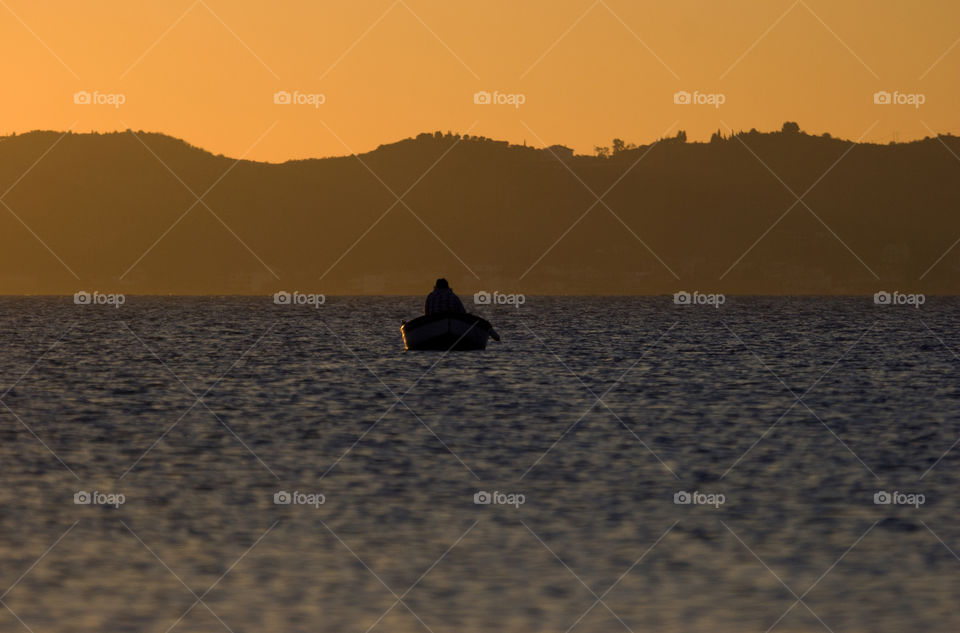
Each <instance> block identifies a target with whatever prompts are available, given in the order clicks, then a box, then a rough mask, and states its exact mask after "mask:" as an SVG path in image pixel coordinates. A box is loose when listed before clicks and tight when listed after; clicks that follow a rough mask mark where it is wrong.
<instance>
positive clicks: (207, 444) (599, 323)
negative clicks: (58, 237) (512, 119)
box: [0, 297, 960, 633]
mask: <svg viewBox="0 0 960 633" xmlns="http://www.w3.org/2000/svg"><path fill="white" fill-rule="evenodd" d="M420 303H421V298H378V299H372V298H371V299H351V298H330V299H329V300H328V302H327V303H326V304H325V305H323V306H321V307H320V308H318V309H313V308H307V307H294V306H276V305H273V304H272V303H271V302H270V301H269V300H268V299H239V298H203V299H185V298H138V297H129V298H128V299H127V303H126V304H125V305H124V306H123V307H122V308H120V309H115V308H113V307H107V306H82V307H78V306H75V305H73V303H72V302H71V301H70V300H69V299H62V298H45V299H44V298H32V299H14V298H7V299H2V300H0V336H2V346H3V347H2V349H3V354H2V357H0V380H2V383H3V385H4V387H3V388H2V389H3V391H7V389H8V388H9V391H7V393H6V394H5V395H4V396H3V397H2V402H3V403H4V404H5V405H6V407H8V408H0V411H3V413H4V416H3V420H2V423H0V440H2V443H0V477H2V487H0V507H2V518H0V534H2V535H3V537H4V544H3V546H2V547H0V585H2V586H0V591H5V592H6V593H4V594H2V597H0V600H2V602H3V604H5V605H6V606H7V607H8V609H3V608H0V629H2V630H3V631H18V630H23V631H26V630H27V628H25V627H26V626H28V627H30V629H32V630H33V631H34V632H35V633H58V632H67V631H69V632H71V633H78V632H86V631H91V632H92V631H111V632H117V633H121V632H126V631H131V632H132V631H137V632H139V631H159V632H161V633H163V632H164V631H170V630H173V631H191V632H206V631H224V630H232V631H234V632H235V633H241V632H244V631H251V632H252V631H256V632H266V633H274V632H276V633H281V632H282V633H286V632H295V631H331V632H332V631H337V632H343V631H358V632H360V633H363V632H365V631H368V630H370V629H371V627H373V628H372V630H373V631H381V632H384V633H386V632H390V631H401V632H405V631H418V632H422V631H427V632H428V633H430V632H433V633H441V632H445V631H449V632H453V631H457V632H459V631H467V632H472V631H497V632H513V631H517V632H530V631H560V632H564V631H569V630H573V631H620V630H632V631H647V630H656V631H666V632H674V631H675V632H681V631H682V632H688V631H692V632H701V631H703V632H708V631H709V632H727V631H754V630H755V631H760V632H763V631H766V630H768V628H769V627H771V626H772V625H774V624H775V623H776V626H775V627H774V629H773V630H775V631H780V632H783V633H788V632H791V631H824V630H832V631H835V632H837V633H840V632H849V633H854V632H861V631H862V632H867V631H869V632H871V633H875V632H886V631H891V632H894V631H896V632H902V631H910V630H931V631H951V630H957V627H958V625H960V610H958V609H957V608H956V605H955V596H956V595H957V594H958V589H960V560H958V559H957V558H956V557H955V556H954V555H953V554H952V553H951V551H950V550H951V549H952V550H953V551H954V552H958V551H960V526H958V524H957V522H956V520H955V516H956V510H957V494H958V493H957V484H958V479H957V475H958V471H960V447H957V448H956V449H954V450H952V451H949V452H947V451H948V449H950V448H951V446H952V445H953V444H954V443H955V442H956V441H957V440H958V438H960V419H958V415H957V411H958V404H960V388H958V385H957V379H956V376H957V371H956V370H957V366H958V362H960V360H958V356H957V352H958V349H960V340H958V334H957V332H958V329H957V325H958V317H957V315H958V314H960V312H958V308H960V301H958V300H956V299H946V298H935V297H931V298H928V301H927V303H926V304H925V305H924V306H923V307H922V308H921V309H914V308H907V307H889V306H874V305H873V304H872V302H871V301H870V299H869V298H836V299H826V298H806V299H789V298H770V299H761V298H752V299H751V298H729V299H728V302H727V304H726V305H724V306H723V307H721V308H720V309H714V308H710V307H703V306H693V307H676V306H674V305H672V302H671V301H670V300H669V299H668V298H636V299H627V298H622V299H621V298H617V299H614V298H609V299H600V298H595V299H585V298H528V301H527V303H526V305H524V306H523V307H522V308H520V309H514V308H510V307H504V306H497V307H488V308H486V309H484V310H482V311H480V312H481V313H482V314H484V315H485V316H487V317H488V318H489V319H490V320H491V321H492V322H493V323H494V325H495V326H496V327H497V329H498V330H499V331H500V333H501V334H502V336H503V342H502V343H499V344H497V343H491V346H490V348H489V349H488V350H487V351H486V352H477V353H452V354H448V355H443V354H439V353H412V352H411V353H405V352H403V351H402V349H401V344H400V336H399V329H398V327H399V323H400V321H401V319H403V318H410V317H412V316H415V314H416V311H417V309H418V307H419V305H420ZM598 397H600V398H602V402H598V401H597V399H598ZM198 398H199V402H198ZM798 398H799V400H798ZM944 453H946V456H943V455H944ZM941 457H942V459H941ZM60 460H62V462H61V461H60ZM938 460H940V461H938ZM78 491H86V492H88V493H92V492H94V491H96V492H98V493H100V494H101V495H110V494H114V495H116V494H123V495H124V499H123V500H124V503H123V504H122V505H120V507H119V508H115V507H107V506H104V505H97V504H90V505H84V504H75V503H74V495H75V494H76V493H77V492H78ZM279 491H287V492H290V493H293V492H294V491H296V492H298V493H300V495H301V496H300V497H298V500H300V501H319V500H320V499H321V497H319V496H315V497H312V498H308V497H306V495H309V494H313V495H323V497H322V499H323V501H324V503H323V504H315V505H299V504H290V505H282V504H281V505H278V504H275V503H274V495H275V494H276V493H277V492H279ZM479 491H487V492H489V493H492V492H494V491H497V492H499V493H501V494H502V495H523V497H519V496H513V497H506V496H504V497H500V499H509V500H512V501H514V502H515V503H518V502H519V501H520V500H522V501H523V503H522V505H519V506H518V507H517V506H516V505H506V504H502V505H497V504H490V505H484V504H475V503H474V495H475V494H476V493H478V492H479ZM683 491H686V492H691V493H692V492H694V491H698V492H700V493H701V495H703V496H701V497H699V500H710V501H713V502H715V505H717V506H718V507H714V505H708V504H690V505H684V504H675V503H674V496H675V495H676V494H677V493H680V492H683ZM879 491H888V492H891V493H892V492H894V491H897V492H900V493H901V494H902V495H905V494H908V493H909V494H922V495H923V497H922V501H923V503H922V505H919V507H914V506H909V505H902V504H891V505H883V504H880V505H878V504H875V503H874V495H875V494H877V493H878V492H879ZM706 495H713V496H712V497H707V496H706ZM718 495H723V497H720V496H718ZM99 499H100V500H106V499H108V497H99ZM118 499H119V498H118V497H115V498H112V500H113V501H117V500H118ZM721 499H722V500H723V503H722V504H719V501H720V500H721ZM907 499H908V498H907V497H905V496H901V497H900V498H899V500H900V501H906V500H907ZM909 499H911V500H913V501H914V502H918V501H919V500H920V499H921V498H920V497H910V498H909ZM58 539H59V540H58ZM941 540H942V542H941ZM51 546H52V548H51ZM48 548H50V549H49V551H48ZM948 548H949V549H948ZM45 552H46V554H45ZM38 559H39V562H38ZM7 587H12V588H11V589H9V590H8V589H7ZM408 590H409V591H408ZM598 597H600V598H602V602H597V598H598ZM798 597H801V598H802V602H800V603H796V601H797V598H798ZM198 598H202V601H200V602H198ZM398 599H402V601H400V602H397V601H398ZM795 603H796V604H795ZM791 605H793V607H792V608H791ZM391 607H392V608H391ZM14 613H15V614H16V615H14ZM784 614H785V615H784ZM181 616H182V617H181ZM781 616H783V617H782V619H780V618H781ZM18 618H19V619H20V620H21V622H22V624H21V623H19V622H18V621H17V619H18ZM571 627H572V628H571Z"/></svg>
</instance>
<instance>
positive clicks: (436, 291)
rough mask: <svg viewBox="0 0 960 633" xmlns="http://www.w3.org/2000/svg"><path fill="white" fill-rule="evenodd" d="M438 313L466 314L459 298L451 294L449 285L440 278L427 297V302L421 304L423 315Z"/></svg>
mask: <svg viewBox="0 0 960 633" xmlns="http://www.w3.org/2000/svg"><path fill="white" fill-rule="evenodd" d="M439 312H460V313H465V312H466V310H464V308H463V303H461V302H460V297H458V296H457V295H455V294H454V293H453V290H452V289H451V288H450V284H449V283H447V280H446V279H444V278H442V277H441V278H440V279H438V280H437V283H436V285H434V287H433V292H431V293H430V294H429V295H427V300H426V301H425V302H424V304H423V313H424V314H437V313H439Z"/></svg>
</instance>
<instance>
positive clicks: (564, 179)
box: [0, 126, 960, 294]
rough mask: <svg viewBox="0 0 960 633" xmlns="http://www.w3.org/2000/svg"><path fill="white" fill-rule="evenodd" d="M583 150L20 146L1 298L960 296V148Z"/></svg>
mask: <svg viewBox="0 0 960 633" xmlns="http://www.w3.org/2000/svg"><path fill="white" fill-rule="evenodd" d="M51 146H52V149H50V148H51ZM48 150H49V151H48ZM561 152H562V150H561V149H557V148H554V149H551V150H545V149H534V148H530V147H525V146H516V145H509V144H507V143H506V142H498V141H492V140H489V139H483V138H476V137H460V136H458V135H452V134H440V133H437V134H421V135H420V136H418V137H417V138H411V139H407V140H404V141H401V142H398V143H394V144H390V145H384V146H381V147H379V148H377V149H376V150H374V151H372V152H369V153H366V154H362V155H360V156H343V157H335V158H325V159H312V160H302V161H291V162H287V163H283V164H269V163H258V162H252V161H239V162H236V161H235V160H233V159H231V158H228V157H224V156H215V155H212V154H210V153H208V152H205V151H203V150H201V149H198V148H195V147H192V146H190V145H188V144H187V143H185V142H183V141H180V140H178V139H174V138H171V137H168V136H164V135H161V134H152V133H142V132H138V133H134V132H131V131H127V132H117V133H111V134H73V133H68V134H66V135H63V134H62V133H59V132H31V133H28V134H22V135H16V136H8V137H3V138H0V192H3V191H7V189H8V187H11V186H12V189H10V190H9V191H8V193H7V194H6V195H5V196H3V197H2V198H0V200H2V202H3V203H4V204H5V205H7V206H8V207H9V210H8V209H6V208H3V207H2V206H0V294H60V293H73V292H75V291H76V290H78V289H87V290H91V291H92V290H101V291H103V292H108V291H119V292H126V293H151V294H152V293H159V294H166V293H175V294H193V293H210V294H228V293H239V294H245V293H264V294H266V293H272V292H274V291H276V290H278V289H287V290H294V289H299V290H301V291H304V292H322V293H326V294H364V293H374V294H422V293H424V292H426V291H427V290H429V288H430V286H431V284H432V281H433V280H434V279H435V278H436V277H438V276H441V275H443V276H446V277H448V278H449V279H450V280H451V282H452V284H453V285H454V288H455V289H457V290H458V291H459V292H461V293H462V294H464V293H469V292H473V291H475V290H477V289H480V288H484V289H488V290H500V291H502V292H526V293H532V294H536V293H557V294H562V293H576V294H592V293H617V294H620V293H623V294H651V293H671V292H674V291H676V290H678V289H687V290H695V289H700V290H701V291H710V292H713V291H721V292H727V293H750V294H776V293H792V294H831V293H872V292H875V291H876V290H878V289H881V288H886V289H890V290H893V289H901V290H909V291H911V292H928V293H957V292H958V291H960V284H958V283H957V282H956V281H955V280H956V278H957V271H958V266H960V248H956V249H953V250H950V251H949V253H948V254H947V255H946V256H943V255H944V253H946V252H947V251H948V249H950V248H951V245H952V244H954V242H955V241H957V240H958V238H960V188H958V187H957V186H956V183H957V180H958V176H960V158H958V156H960V139H957V138H956V137H952V136H941V137H937V138H929V139H925V140H923V141H916V142H912V143H903V144H891V145H871V144H859V145H857V144H854V143H852V142H851V141H846V140H839V139H833V138H829V137H826V136H810V135H807V134H804V133H803V132H800V131H799V130H798V129H795V128H793V127H791V126H785V128H784V130H783V131H780V132H774V133H759V132H756V131H751V132H747V133H739V134H737V135H735V136H731V137H728V138H723V137H721V136H720V135H718V136H716V137H715V138H714V141H713V142H710V143H686V142H685V138H684V137H683V136H682V135H681V136H679V137H678V138H672V139H662V140H661V141H658V142H656V143H652V144H649V145H644V146H640V147H632V146H627V145H625V144H623V143H617V144H615V152H613V153H612V154H610V153H609V152H605V151H604V152H603V153H605V154H608V155H606V156H573V155H572V154H570V155H567V154H564V153H561ZM41 157H42V158H41ZM358 159H359V160H358ZM31 166H32V168H31ZM25 173H26V175H25V176H23V174H25ZM424 174H425V175H424ZM21 176H22V179H20V178H21ZM18 179H20V180H18ZM788 187H789V189H791V190H792V191H793V192H795V193H796V195H797V196H803V195H804V194H805V193H806V192H807V190H808V189H809V190H810V191H809V193H807V195H806V196H805V197H804V198H803V202H802V203H798V202H797V199H796V197H794V195H793V194H792V193H791V192H790V191H789V190H788ZM811 187H812V188H811ZM588 188H589V190H588ZM191 190H192V191H193V192H195V193H196V195H197V196H203V195H204V194H205V193H206V195H205V197H203V203H197V198H196V197H195V196H194V194H193V193H191ZM208 190H209V191H208ZM408 190H409V192H408ZM590 190H592V191H593V192H596V195H598V196H601V195H603V194H604V193H605V192H608V190H609V192H608V193H606V196H605V197H604V198H603V202H602V203H598V202H597V199H596V197H595V196H594V195H593V193H591V191H590ZM393 192H395V193H396V195H398V196H403V202H397V198H396V197H395V195H394V193H393ZM404 194H406V195H404ZM0 195H2V193H0ZM408 207H409V208H408ZM791 207H792V208H791ZM808 207H809V208H808ZM788 209H789V212H788ZM388 210H389V211H388ZM588 210H589V211H588ZM18 218H19V219H18ZM371 227H372V228H371ZM942 256H943V258H942V259H940V258H941V257H942ZM938 259H940V261H939V262H938ZM71 271H72V272H71ZM471 271H472V272H471ZM474 273H475V274H474ZM74 274H75V275H74Z"/></svg>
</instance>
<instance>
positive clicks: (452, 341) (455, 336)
mask: <svg viewBox="0 0 960 633" xmlns="http://www.w3.org/2000/svg"><path fill="white" fill-rule="evenodd" d="M400 333H401V334H402V335H403V345H404V348H405V349H408V350H439V351H444V352H445V351H467V350H480V349H486V348H487V339H489V338H492V339H493V340H495V341H499V340H500V335H499V334H497V331H496V330H494V329H493V326H492V325H490V323H489V321H487V320H486V319H484V318H481V317H478V316H476V315H475V314H467V313H459V312H440V313H436V314H425V315H423V316H420V317H417V318H416V319H413V320H412V321H404V322H403V324H402V325H401V326H400Z"/></svg>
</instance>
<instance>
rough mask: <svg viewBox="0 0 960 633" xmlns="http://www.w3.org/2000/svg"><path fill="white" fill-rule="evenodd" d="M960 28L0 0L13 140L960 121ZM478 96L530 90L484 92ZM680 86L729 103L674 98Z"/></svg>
mask: <svg viewBox="0 0 960 633" xmlns="http://www.w3.org/2000/svg"><path fill="white" fill-rule="evenodd" d="M958 40H960V3H957V2H956V1H955V0H951V1H940V2H929V1H928V2H919V3H905V2H895V1H892V0H887V1H883V2H877V3H864V2H853V1H850V0H842V1H840V2H837V1H830V2H828V1H826V0H733V1H731V2H724V3H717V2H715V1H712V0H711V1H703V0H675V1H673V2H662V1H636V0H525V1H524V2H516V1H515V0H510V1H507V0H484V1H483V2H459V1H458V2H450V1H449V0H445V1H440V0H369V1H368V0H350V1H339V2H333V1H326V2H324V1H319V2H318V1H315V0H286V1H283V0H281V1H278V2H271V3H267V2H252V1H249V0H229V1H227V0H165V1H164V2H157V3H147V2H144V3H131V2H128V1H120V0H102V1H100V2H95V3H77V2H66V1H52V2H44V3H36V2H31V1H29V0H0V58H2V60H3V61H2V62H0V68H2V70H3V77H4V81H5V85H4V88H5V90H4V91H3V92H4V95H3V108H2V112H3V117H2V118H0V134H8V133H11V132H24V131H28V130H32V129H55V130H64V129H67V128H70V127H71V126H73V129H74V130H76V131H90V130H101V131H107V130H116V129H125V128H128V127H130V128H133V129H143V130H148V131H157V132H164V133H168V134H171V135H174V136H177V137H181V138H183V139H185V140H187V141H188V142H190V143H193V144H195V145H199V146H201V147H203V148H206V149H209V150H211V151H213V152H216V153H224V154H227V155H230V156H236V157H239V156H243V155H246V157H247V158H251V159H256V160H269V161H282V160H286V159H288V158H302V157H310V156H327V155H332V154H344V153H349V151H357V152H362V151H367V150H370V149H372V148H374V147H376V146H377V145H379V144H380V143H385V142H391V141H395V140H398V139H401V138H405V137H408V136H413V135H415V134H417V133H418V132H421V131H431V130H437V129H441V130H444V131H446V130H453V131H460V132H467V131H468V130H469V131H470V133H471V134H481V135H484V136H488V137H492V138H500V139H508V140H510V141H513V142H518V143H519V142H523V141H524V140H526V142H527V143H528V144H533V145H540V144H543V143H546V144H553V143H565V144H568V145H570V146H572V147H574V148H575V149H576V150H577V151H578V152H591V151H592V148H593V147H594V146H595V145H597V144H603V145H609V143H610V139H611V138H612V137H614V136H619V137H622V138H624V139H625V140H627V141H628V142H648V141H650V140H653V139H656V138H658V137H660V136H662V135H664V134H665V133H666V132H668V131H669V132H670V133H671V134H673V133H674V132H675V131H676V129H678V128H682V129H685V130H686V131H687V133H688V137H689V138H690V139H691V140H705V139H707V138H709V135H710V133H711V132H712V131H713V130H716V129H717V128H721V127H725V126H730V127H733V128H735V129H740V128H751V127H756V128H758V129H761V130H768V129H773V128H779V127H780V124H781V123H782V122H783V121H784V120H796V121H798V122H799V123H800V124H801V126H802V128H803V129H804V130H806V131H808V132H811V133H821V132H824V131H829V132H831V133H833V134H834V135H838V136H843V137H848V138H853V139H858V138H861V136H863V135H864V134H865V133H866V135H865V136H863V138H864V140H871V141H884V142H885V141H889V140H891V139H892V138H893V137H894V134H897V135H898V138H899V139H900V140H907V139H911V138H917V137H923V136H926V135H928V134H931V130H932V131H936V132H953V133H960V125H958V124H957V117H956V113H957V111H958V106H960V83H958V82H957V81H956V78H957V74H958V70H960V45H958V44H957V42H958ZM280 90H286V91H289V92H291V93H292V92H294V91H300V93H301V96H303V98H304V99H305V100H308V101H309V97H306V96H304V95H319V94H322V95H324V97H325V101H324V103H323V104H321V105H319V106H318V107H315V106H314V105H312V104H310V103H304V104H300V105H296V104H292V105H278V104H275V103H274V93H275V92H277V91H280ZM480 90H487V91H490V92H493V91H495V90H496V91H499V92H500V93H502V94H506V95H522V100H523V101H524V103H523V104H522V105H520V107H519V108H518V107H515V106H513V105H509V104H504V105H477V104H475V103H474V97H473V95H474V93H476V92H477V91H480ZM680 90H686V91H688V92H690V93H694V92H695V91H699V93H700V95H701V96H702V95H712V94H720V95H723V97H722V99H723V100H724V103H723V104H722V105H721V106H720V107H719V108H717V107H714V106H713V105H677V104H675V103H674V93H676V92H677V91H680ZM879 90H885V91H888V92H890V93H895V92H896V91H899V93H900V96H901V98H902V99H904V100H911V101H916V100H917V99H916V98H910V97H909V95H922V96H921V97H920V100H922V101H923V104H922V105H921V106H920V107H919V108H918V107H915V105H911V104H903V105H897V104H892V105H876V104H875V103H874V93H875V92H877V91H879ZM78 91H88V92H90V93H94V92H95V91H97V93H98V96H99V97H100V98H101V99H104V100H108V101H111V100H115V99H112V98H111V97H110V95H122V96H123V97H122V98H123V100H124V103H123V104H122V105H120V107H114V105H112V104H110V103H106V104H102V105H97V104H89V105H88V104H76V103H74V94H75V93H76V92H78ZM348 148H349V149H348Z"/></svg>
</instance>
